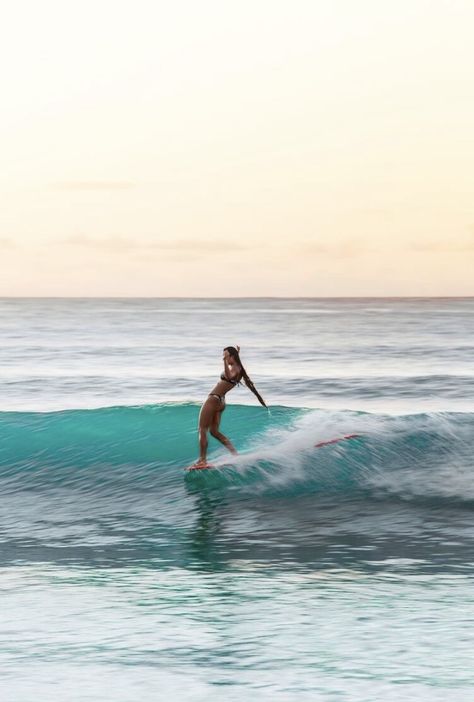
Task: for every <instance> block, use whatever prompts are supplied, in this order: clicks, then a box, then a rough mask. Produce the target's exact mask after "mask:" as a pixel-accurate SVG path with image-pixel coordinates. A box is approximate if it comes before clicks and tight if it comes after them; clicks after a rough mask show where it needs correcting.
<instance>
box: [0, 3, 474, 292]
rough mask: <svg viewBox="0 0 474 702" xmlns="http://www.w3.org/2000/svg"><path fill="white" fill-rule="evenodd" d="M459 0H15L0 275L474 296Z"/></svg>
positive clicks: (473, 194)
mask: <svg viewBox="0 0 474 702" xmlns="http://www.w3.org/2000/svg"><path fill="white" fill-rule="evenodd" d="M473 26H474V3H473V2H472V0H397V2H393V0H357V2H355V0H330V1H329V0H240V2H239V3H230V2H226V1H225V0H199V2H195V1H194V0H193V1H191V0H188V1H185V0H173V2H170V1H169V0H166V1H165V2H162V1H161V0H150V1H148V0H133V2H132V0H114V1H113V2H111V1H109V0H92V1H91V0H81V2H80V3H78V2H72V1H71V0H60V1H57V0H42V2H41V3H38V2H36V1H33V0H16V1H15V3H13V2H12V3H9V4H8V6H7V7H4V8H3V10H2V18H1V23H0V97H1V104H2V107H1V110H0V163H1V168H0V261H1V268H0V271H1V275H0V295H1V296H16V295H18V296H50V295H51V296H101V295H105V296H197V297H201V296H229V297H234V296H260V295H262V296H313V295H314V296H352V295H354V296H372V295H373V296H405V295H430V296H431V295H435V296H437V295H439V296H445V295H446V296H448V295H474V128H473V125H474V42H473V41H472V27H473Z"/></svg>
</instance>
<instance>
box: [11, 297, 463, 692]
mask: <svg viewBox="0 0 474 702" xmlns="http://www.w3.org/2000/svg"><path fill="white" fill-rule="evenodd" d="M0 329H1V334H2V339H1V344H0V495H1V499H0V590H1V593H0V594H1V608H0V698H1V700H2V702H31V700H35V702H43V701H45V702H46V701H47V702H56V701H58V702H59V701H61V702H63V700H67V702H79V701H80V702H83V701H84V702H86V701H88V702H89V701H91V702H96V701H97V700H101V701H103V700H111V701H112V700H113V702H135V701H136V700H140V702H148V701H150V702H151V701H153V702H154V701H155V700H161V699H163V700H168V699H172V700H190V701H191V700H192V701H201V700H202V701H203V702H204V701H206V702H208V701H213V700H230V701H231V702H233V701H235V702H241V701H242V702H243V701H245V702H247V701H248V700H264V701H267V700H268V701H270V700H272V701H274V700H276V701H278V700H282V701H283V700H289V701H291V700H296V701H300V700H301V701H302V702H303V701H306V700H307V701H308V702H309V701H311V702H313V701H314V700H316V701H319V700H321V701H324V702H326V701H328V702H329V701H334V702H346V701H348V702H349V701H350V702H380V700H388V701H394V700H396V701H400V702H401V701H403V702H406V701H407V700H409V701H410V702H411V701H412V700H417V701H418V700H420V701H426V702H438V701H439V702H445V700H450V702H461V701H466V702H471V701H472V700H473V699H474V626H473V622H474V582H473V581H474V519H473V518H474V471H473V468H474V466H473V455H474V399H473V396H474V367H473V356H474V354H473V350H474V298H468V299H332V300H331V299H262V298H260V299H221V300H217V299H213V300H206V299H192V300H190V299H143V300H140V299H134V300H130V299H128V300H126V299H123V300H122V299H110V300H107V299H83V300H79V299H75V300H66V299H36V300H29V299H2V300H0ZM236 344H239V345H240V346H241V356H242V360H243V362H244V364H245V366H246V369H247V372H248V373H249V375H250V377H251V378H252V379H253V381H254V383H255V385H256V387H257V388H258V389H259V391H260V393H261V394H262V395H263V397H264V398H265V400H266V401H267V404H268V405H269V411H267V410H266V409H265V408H263V407H261V406H260V405H259V404H258V402H257V400H256V398H255V397H254V396H253V395H252V394H251V393H250V392H249V391H248V389H247V388H245V386H240V387H237V388H235V389H233V390H232V391H231V392H230V393H229V394H228V396H227V398H228V406H227V409H226V411H225V412H224V414H223V419H222V425H221V428H222V431H223V432H224V433H225V434H227V435H228V436H229V437H230V438H231V439H232V441H233V443H234V444H235V446H236V448H237V449H238V451H239V455H238V456H237V457H236V458H232V457H231V456H230V454H226V452H225V450H224V449H223V447H222V446H221V445H220V444H218V443H217V442H215V440H213V439H212V438H211V439H210V458H211V459H212V460H213V462H216V463H217V465H218V466H219V468H218V469H217V470H214V471H206V472H200V473H188V474H186V473H185V471H184V468H185V467H186V466H187V465H189V464H190V463H192V462H193V461H194V460H195V459H196V458H197V455H198V454H197V436H196V425H197V418H198V413H199V407H200V403H201V402H202V401H203V400H204V398H205V397H206V395H207V394H208V393H209V391H210V390H211V389H212V386H213V384H214V383H215V381H216V379H217V377H218V375H219V373H220V372H221V369H222V361H221V357H222V348H223V347H224V346H227V345H236ZM345 434H357V435H358V436H356V437H355V438H352V439H347V440H344V441H341V442H338V443H332V444H331V443H328V444H326V445H324V446H321V447H319V448H316V447H315V444H317V443H320V442H326V441H331V440H332V439H334V438H337V437H340V436H343V435H345Z"/></svg>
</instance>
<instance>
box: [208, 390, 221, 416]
mask: <svg viewBox="0 0 474 702" xmlns="http://www.w3.org/2000/svg"><path fill="white" fill-rule="evenodd" d="M209 397H217V399H218V400H220V402H221V405H222V409H221V410H220V412H223V411H224V410H225V395H218V394H217V393H215V392H211V393H210V394H209Z"/></svg>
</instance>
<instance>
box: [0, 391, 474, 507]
mask: <svg viewBox="0 0 474 702" xmlns="http://www.w3.org/2000/svg"><path fill="white" fill-rule="evenodd" d="M198 413H199V405H197V404H192V403H184V404H181V403H163V404H158V405H146V406H128V407H106V408H100V409H88V410H65V411H57V412H0V484H1V489H2V493H3V494H4V495H5V494H7V493H8V492H18V491H25V490H28V491H31V490H33V491H48V490H49V491H50V490H52V489H63V490H66V489H67V490H77V491H80V492H87V493H89V494H91V495H92V494H95V495H101V496H104V495H105V494H107V495H112V496H113V497H114V498H115V499H117V500H127V499H130V496H131V495H138V494H139V493H140V494H143V492H145V491H146V492H152V493H153V494H155V495H156V499H157V500H158V501H160V500H164V499H166V500H168V501H169V500H171V501H173V500H175V501H176V502H179V499H180V497H179V495H180V491H182V489H183V485H186V486H187V489H188V490H207V491H216V492H220V493H223V494H228V495H233V494H236V493H237V494H238V495H240V496H246V495H247V496H248V495H268V496H272V495H279V496H282V495H283V496H287V497H291V496H294V495H299V494H314V495H315V496H318V495H319V496H320V495H324V496H327V495H331V494H334V493H337V495H338V499H340V498H341V497H344V496H346V497H355V496H357V495H361V496H364V497H370V499H384V498H387V497H388V498H398V499H405V500H433V499H436V500H440V499H441V500H449V501H451V502H453V501H454V502H466V501H473V500H474V485H473V481H472V456H473V454H474V451H473V449H474V431H473V430H474V414H472V413H459V412H441V413H423V414H413V415H403V416H398V417H397V416H388V415H383V414H371V413H363V412H353V411H347V410H346V411H337V412H336V411H327V410H309V409H305V408H293V407H283V406H279V407H272V408H271V411H270V412H267V411H266V410H264V409H263V408H260V407H254V406H245V405H234V406H230V407H228V408H227V410H226V412H225V413H224V415H223V421H222V426H221V429H222V431H223V432H224V433H226V434H228V435H229V436H230V437H231V438H232V441H233V442H234V444H235V445H236V447H237V448H238V450H239V455H238V456H237V457H231V456H230V455H229V454H227V453H226V452H225V450H223V449H222V447H221V445H220V444H218V443H217V442H215V441H214V440H213V439H212V438H211V439H210V459H211V460H212V461H213V463H215V464H216V465H217V466H219V470H215V471H206V472H201V473H200V474H198V475H196V474H195V473H194V474H185V472H184V468H185V467H186V466H188V465H189V464H191V463H192V462H193V461H194V460H195V459H196V456H197V437H196V426H197V419H198ZM344 434H359V435H360V436H359V437H355V438H353V439H350V440H347V441H342V442H339V443H335V444H327V445H325V446H322V447H320V448H316V447H315V444H317V443H320V442H327V441H331V440H332V439H334V438H336V437H339V436H342V435H344Z"/></svg>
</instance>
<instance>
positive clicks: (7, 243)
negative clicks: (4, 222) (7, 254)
mask: <svg viewBox="0 0 474 702" xmlns="http://www.w3.org/2000/svg"><path fill="white" fill-rule="evenodd" d="M15 245H16V244H15V242H14V241H13V239H8V238H7V237H6V236H0V249H13V248H15Z"/></svg>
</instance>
